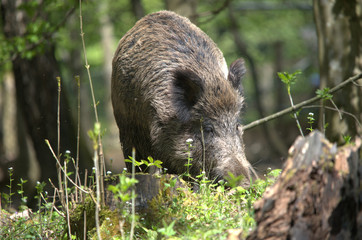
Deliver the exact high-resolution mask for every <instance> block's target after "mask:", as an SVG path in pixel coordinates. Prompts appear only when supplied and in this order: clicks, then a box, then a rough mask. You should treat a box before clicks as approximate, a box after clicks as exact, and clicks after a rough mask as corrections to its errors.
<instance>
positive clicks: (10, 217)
mask: <svg viewBox="0 0 362 240" xmlns="http://www.w3.org/2000/svg"><path fill="white" fill-rule="evenodd" d="M279 173H280V170H273V171H271V170H269V172H268V173H267V174H266V175H265V179H264V180H261V179H258V180H256V181H255V182H251V184H250V187H246V188H243V187H241V186H237V185H234V183H236V182H237V181H236V180H235V179H233V178H232V177H231V178H230V179H229V181H228V182H226V181H221V182H219V183H217V184H215V183H212V182H211V181H210V180H208V179H207V178H206V177H205V175H204V174H201V175H200V176H198V178H197V180H196V181H195V182H184V181H182V180H180V179H181V178H179V177H176V176H171V177H169V178H166V179H167V180H165V181H161V187H160V193H159V195H158V196H157V197H155V198H154V199H153V200H152V201H150V202H149V203H148V208H147V211H142V212H140V213H138V214H132V212H131V208H130V202H131V200H132V197H135V196H134V195H131V194H130V189H131V188H132V187H133V186H134V185H135V184H136V183H137V180H136V179H132V178H131V177H130V175H129V174H126V173H123V174H120V175H119V176H118V178H119V181H118V184H116V185H114V186H110V187H109V191H110V192H113V195H114V198H115V199H117V203H118V204H117V208H116V210H113V211H111V210H110V209H109V208H108V207H107V206H102V208H101V210H100V212H99V221H100V222H99V225H100V227H99V234H100V236H101V238H102V239H130V232H131V221H132V219H133V218H134V219H135V226H134V228H135V232H134V237H133V238H134V239H167V238H170V237H172V239H225V238H226V236H227V230H228V229H235V228H238V229H242V230H243V234H244V235H245V236H246V235H247V234H248V233H249V231H250V230H252V229H253V228H254V227H255V225H256V223H255V220H254V218H253V217H254V215H253V203H254V202H255V201H256V200H258V199H260V198H261V196H262V194H263V192H264V191H265V189H266V187H267V186H270V185H271V184H273V183H274V181H275V179H276V178H277V177H278V175H279ZM113 178H114V177H113ZM9 186H10V185H9ZM195 186H197V187H195ZM19 187H20V188H22V186H19ZM43 188H44V183H38V185H37V191H38V192H37V198H38V200H39V203H38V204H39V210H38V211H36V212H34V213H33V212H32V211H31V210H30V209H28V208H26V207H25V205H22V207H21V208H20V209H22V212H19V213H13V214H11V213H9V212H8V211H6V210H5V209H1V214H0V236H1V239H16V238H18V239H84V234H86V235H87V239H98V234H97V231H96V224H95V215H94V214H95V206H96V201H95V198H96V195H95V193H93V192H92V191H89V193H88V194H86V197H85V198H84V199H83V201H82V202H79V203H76V202H74V201H70V202H69V206H68V209H69V211H70V220H69V221H70V222H69V225H68V223H67V217H66V216H67V213H66V209H64V208H62V207H61V206H57V205H56V204H55V202H54V201H52V200H51V198H50V197H49V194H48V193H46V192H45V191H43ZM92 188H94V187H90V188H89V189H92ZM9 190H10V189H9ZM68 190H69V192H70V193H71V192H72V190H71V189H68ZM9 192H10V191H9ZM11 192H14V190H12V191H11ZM18 194H19V195H22V194H23V192H21V191H19V192H18ZM3 200H4V201H5V202H4V203H5V205H6V206H7V207H9V204H10V203H11V201H9V199H7V200H5V199H4V198H3ZM68 226H69V227H70V228H71V234H69V231H68V230H69V229H68V228H69V227H68Z"/></svg>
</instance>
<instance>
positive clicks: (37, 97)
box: [1, 0, 91, 183]
mask: <svg viewBox="0 0 362 240" xmlns="http://www.w3.org/2000/svg"><path fill="white" fill-rule="evenodd" d="M24 2H26V0H19V1H13V0H2V1H1V9H2V14H3V19H4V22H3V27H4V29H3V31H4V35H5V37H6V38H7V39H9V40H11V39H12V38H13V37H24V35H25V34H26V26H27V25H28V24H29V21H30V19H29V18H28V17H27V15H26V12H25V11H23V10H20V9H18V8H17V7H18V6H19V5H20V4H22V3H24ZM12 68H13V72H14V77H15V86H16V99H17V106H18V108H19V111H20V116H19V117H20V118H23V119H24V122H25V128H26V133H24V134H29V136H30V139H31V142H32V145H33V147H34V149H35V154H36V159H37V161H38V163H39V165H40V168H41V177H40V181H44V182H47V183H48V180H49V178H50V179H52V181H53V183H56V179H57V177H56V176H57V170H56V161H55V159H54V158H53V156H52V154H51V152H50V150H49V148H48V146H47V145H46V144H45V139H48V140H49V142H50V144H51V145H52V147H53V149H54V151H55V152H57V105H58V104H57V92H58V85H57V80H56V77H58V76H60V72H59V65H58V62H57V60H56V59H55V46H54V44H53V43H52V42H51V41H46V42H45V43H44V51H43V52H42V53H39V54H37V55H36V56H34V57H32V58H31V59H25V58H21V56H20V55H19V54H18V55H17V56H15V58H14V59H13V61H12ZM75 126H76V125H75V124H74V120H73V119H72V116H71V111H70V108H69V104H68V101H67V98H66V92H65V91H64V88H63V89H62V94H61V123H60V127H61V133H60V135H61V140H60V143H61V149H60V153H64V152H65V150H70V151H71V153H72V156H75V153H76V127H75ZM80 146H81V147H80V156H81V157H80V159H81V162H80V165H79V166H80V170H81V171H82V170H83V169H84V168H89V167H90V166H91V164H90V163H91V155H90V152H89V150H88V149H87V148H86V146H85V144H82V142H81V145H80ZM20 151H21V150H20ZM19 177H20V176H19Z"/></svg>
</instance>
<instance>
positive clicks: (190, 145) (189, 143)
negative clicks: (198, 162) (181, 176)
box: [185, 138, 194, 177]
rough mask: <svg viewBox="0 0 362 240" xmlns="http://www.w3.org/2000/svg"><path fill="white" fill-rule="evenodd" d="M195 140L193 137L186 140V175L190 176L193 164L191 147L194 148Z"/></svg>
mask: <svg viewBox="0 0 362 240" xmlns="http://www.w3.org/2000/svg"><path fill="white" fill-rule="evenodd" d="M193 141H194V140H192V139H191V138H189V139H187V140H186V144H187V163H186V164H185V167H186V173H185V176H186V177H190V176H191V175H190V167H191V166H192V163H191V162H192V160H193V159H192V156H191V148H193V146H192V143H193Z"/></svg>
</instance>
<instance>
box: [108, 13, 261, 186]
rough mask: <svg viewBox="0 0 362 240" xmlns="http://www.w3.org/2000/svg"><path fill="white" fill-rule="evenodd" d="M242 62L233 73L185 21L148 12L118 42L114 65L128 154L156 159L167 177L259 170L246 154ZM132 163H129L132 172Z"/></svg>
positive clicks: (115, 107)
mask: <svg viewBox="0 0 362 240" xmlns="http://www.w3.org/2000/svg"><path fill="white" fill-rule="evenodd" d="M245 72H246V70H245V66H244V61H243V60H242V59H238V60H236V61H235V62H233V63H232V64H231V66H230V69H229V70H228V68H227V65H226V61H225V59H224V57H223V54H222V52H221V51H220V50H219V48H218V47H217V46H216V44H215V43H214V42H213V41H212V40H211V39H210V38H209V37H208V36H207V35H206V34H205V33H204V32H203V31H202V30H200V29H199V28H198V27H197V26H195V25H194V24H192V23H191V22H190V21H189V20H188V19H187V18H185V17H181V16H179V15H177V14H175V13H173V12H170V11H160V12H156V13H152V14H149V15H147V16H145V17H144V18H142V19H141V20H139V21H138V22H137V23H136V24H135V26H134V27H133V28H132V29H130V30H129V31H128V32H127V33H126V34H125V35H124V36H123V37H122V39H121V40H120V42H119V45H118V48H117V50H116V52H115V55H114V58H113V64H112V96H111V97H112V105H113V110H114V116H115V119H116V122H117V125H118V128H119V136H120V141H121V143H122V145H123V152H124V155H125V157H126V158H127V157H128V156H131V151H132V147H135V149H136V158H137V159H146V158H147V157H148V156H152V157H153V158H154V159H159V160H161V161H162V162H163V165H162V166H163V167H164V168H167V169H168V173H176V174H181V173H184V172H185V171H186V167H185V164H186V163H187V157H188V152H187V151H188V146H187V144H186V140H188V139H192V140H193V143H192V147H191V149H190V151H191V156H192V158H193V160H192V162H191V164H192V166H191V167H190V169H189V171H190V173H191V174H192V175H193V176H195V175H198V174H200V171H202V170H204V171H205V172H206V174H207V175H208V177H209V178H210V179H216V180H219V179H222V178H224V177H225V176H228V172H231V173H232V174H233V175H244V176H245V177H246V178H245V181H244V184H247V183H248V182H249V179H250V177H251V173H253V172H254V170H253V168H252V166H251V164H250V163H249V162H248V161H247V159H246V157H245V153H244V144H243V139H242V135H243V131H242V129H241V127H240V123H239V122H240V112H241V109H242V107H243V105H244V98H243V93H242V85H241V79H242V77H243V76H244V74H245ZM130 167H131V165H130V164H127V168H128V169H130Z"/></svg>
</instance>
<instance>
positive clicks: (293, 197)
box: [247, 132, 362, 240]
mask: <svg viewBox="0 0 362 240" xmlns="http://www.w3.org/2000/svg"><path fill="white" fill-rule="evenodd" d="M361 150H362V148H361V139H360V138H357V139H356V140H355V143H354V144H350V145H346V146H344V147H342V148H340V149H338V150H337V147H336V145H335V144H331V143H330V142H328V141H327V140H326V139H325V138H324V137H323V135H322V134H321V133H320V132H313V133H311V134H310V135H309V136H308V137H306V138H302V137H299V138H298V139H297V140H296V141H295V143H294V145H293V146H292V147H291V148H290V150H289V158H288V160H287V161H286V163H285V168H284V170H283V172H282V174H281V175H280V177H279V179H278V180H277V182H276V183H275V185H274V186H273V187H271V188H270V189H267V191H266V192H265V193H264V196H263V199H261V200H259V201H258V202H257V203H255V217H256V221H257V228H256V230H255V231H254V232H252V233H251V234H250V235H249V236H248V238H247V239H248V240H252V239H296V240H298V239H362V199H361V194H362V190H361V181H362V178H361V175H362V174H361V173H362V161H361V160H362V158H361V154H362V152H361Z"/></svg>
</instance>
